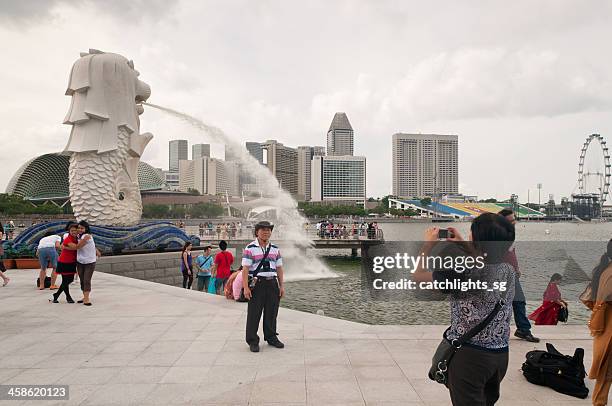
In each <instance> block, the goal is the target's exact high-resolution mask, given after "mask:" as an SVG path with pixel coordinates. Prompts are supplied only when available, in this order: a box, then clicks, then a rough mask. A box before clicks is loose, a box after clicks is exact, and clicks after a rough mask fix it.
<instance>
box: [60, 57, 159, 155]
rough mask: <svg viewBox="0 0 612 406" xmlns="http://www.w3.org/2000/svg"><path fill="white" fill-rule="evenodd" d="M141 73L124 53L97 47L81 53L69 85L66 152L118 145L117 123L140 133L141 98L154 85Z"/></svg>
mask: <svg viewBox="0 0 612 406" xmlns="http://www.w3.org/2000/svg"><path fill="white" fill-rule="evenodd" d="M138 76H139V73H138V71H137V70H136V69H134V63H133V62H132V61H129V60H128V59H127V58H125V57H123V56H121V55H118V54H113V53H105V52H102V51H98V50H95V49H90V50H89V52H88V53H81V58H79V59H78V60H77V61H76V62H75V63H74V65H73V66H72V71H71V72H70V79H69V81H68V88H67V89H66V95H67V96H72V101H71V103H70V109H69V110H68V114H67V115H66V118H65V119H64V124H71V125H72V126H73V128H72V132H71V134H70V140H69V142H68V145H67V146H66V151H67V152H85V151H96V152H98V153H101V152H106V151H112V150H114V149H117V148H118V145H117V128H118V127H124V128H125V129H126V130H127V131H128V133H130V134H132V133H136V134H139V129H140V128H139V127H140V124H139V120H138V115H139V114H142V112H143V108H142V105H141V104H140V102H143V101H146V100H147V99H148V98H149V96H150V95H151V88H150V87H149V85H148V84H146V83H145V82H143V81H141V80H139V79H138ZM143 149H144V147H143ZM140 154H142V151H140V152H139V153H138V155H140Z"/></svg>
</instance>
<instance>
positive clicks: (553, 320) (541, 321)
mask: <svg viewBox="0 0 612 406" xmlns="http://www.w3.org/2000/svg"><path fill="white" fill-rule="evenodd" d="M561 279H563V277H562V276H561V275H560V274H558V273H556V274H554V275H553V276H552V277H551V278H550V282H549V283H548V287H547V288H546V290H545V291H544V303H542V306H540V307H538V308H537V309H535V310H534V312H533V313H531V314H530V315H529V320H533V321H535V324H536V326H554V325H557V322H558V321H559V310H561V307H566V306H567V303H565V301H563V300H562V299H561V292H560V291H559V288H558V287H557V284H558V283H559V282H561Z"/></svg>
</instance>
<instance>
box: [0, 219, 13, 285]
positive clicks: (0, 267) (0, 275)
mask: <svg viewBox="0 0 612 406" xmlns="http://www.w3.org/2000/svg"><path fill="white" fill-rule="evenodd" d="M1 225H2V224H1V223H0V279H2V286H6V285H8V283H9V282H10V281H11V279H10V278H9V277H8V276H6V275H5V274H4V272H6V268H5V267H4V262H3V261H2V257H3V256H4V247H3V245H2V241H3V240H4V230H2V227H1Z"/></svg>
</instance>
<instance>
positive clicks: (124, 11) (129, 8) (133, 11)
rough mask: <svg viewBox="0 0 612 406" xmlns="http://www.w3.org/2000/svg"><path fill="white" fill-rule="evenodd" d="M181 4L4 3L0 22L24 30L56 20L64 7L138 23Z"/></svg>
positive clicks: (119, 0) (136, 0)
mask: <svg viewBox="0 0 612 406" xmlns="http://www.w3.org/2000/svg"><path fill="white" fill-rule="evenodd" d="M177 4H178V0H130V1H124V0H82V1H79V2H74V1H68V0H2V6H1V7H0V21H3V22H5V23H8V24H10V25H13V26H18V27H23V26H24V25H28V24H34V23H37V22H40V21H44V20H46V19H48V18H53V17H54V16H55V15H57V14H58V11H59V10H58V9H59V8H60V7H63V6H68V7H74V8H86V7H91V8H94V9H95V10H96V11H98V12H101V13H104V14H106V15H110V16H112V17H115V18H118V19H128V20H131V21H132V22H134V21H138V20H140V19H141V18H143V17H162V16H164V15H167V14H168V13H169V12H170V11H171V10H172V9H173V8H174V7H175V6H176V5H177Z"/></svg>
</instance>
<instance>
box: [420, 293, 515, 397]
mask: <svg viewBox="0 0 612 406" xmlns="http://www.w3.org/2000/svg"><path fill="white" fill-rule="evenodd" d="M504 304H505V301H504V299H500V300H499V301H498V302H497V303H496V304H495V308H493V310H492V311H491V313H489V315H488V316H487V317H486V318H485V319H484V320H483V321H481V322H480V323H478V324H477V325H476V326H474V327H472V328H471V329H470V331H468V332H467V333H465V334H464V335H462V336H461V337H459V338H456V339H454V340H452V341H449V340H448V339H447V338H446V331H448V329H447V330H446V331H445V332H444V335H443V337H442V342H441V343H440V345H438V348H437V349H436V352H435V353H434V356H433V358H432V360H431V368H430V369H429V374H428V375H429V379H431V380H432V381H436V382H438V383H441V384H443V385H446V384H447V383H448V366H449V365H450V362H451V360H452V359H453V356H454V355H455V353H456V352H457V351H458V350H459V349H460V348H461V347H462V346H463V344H465V343H466V342H468V341H469V340H471V339H472V337H474V336H475V335H476V334H478V333H480V332H481V331H482V330H483V329H484V328H485V327H486V326H487V324H489V323H490V322H491V320H493V318H495V316H497V313H499V311H500V310H501V308H502V306H503V305H504Z"/></svg>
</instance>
